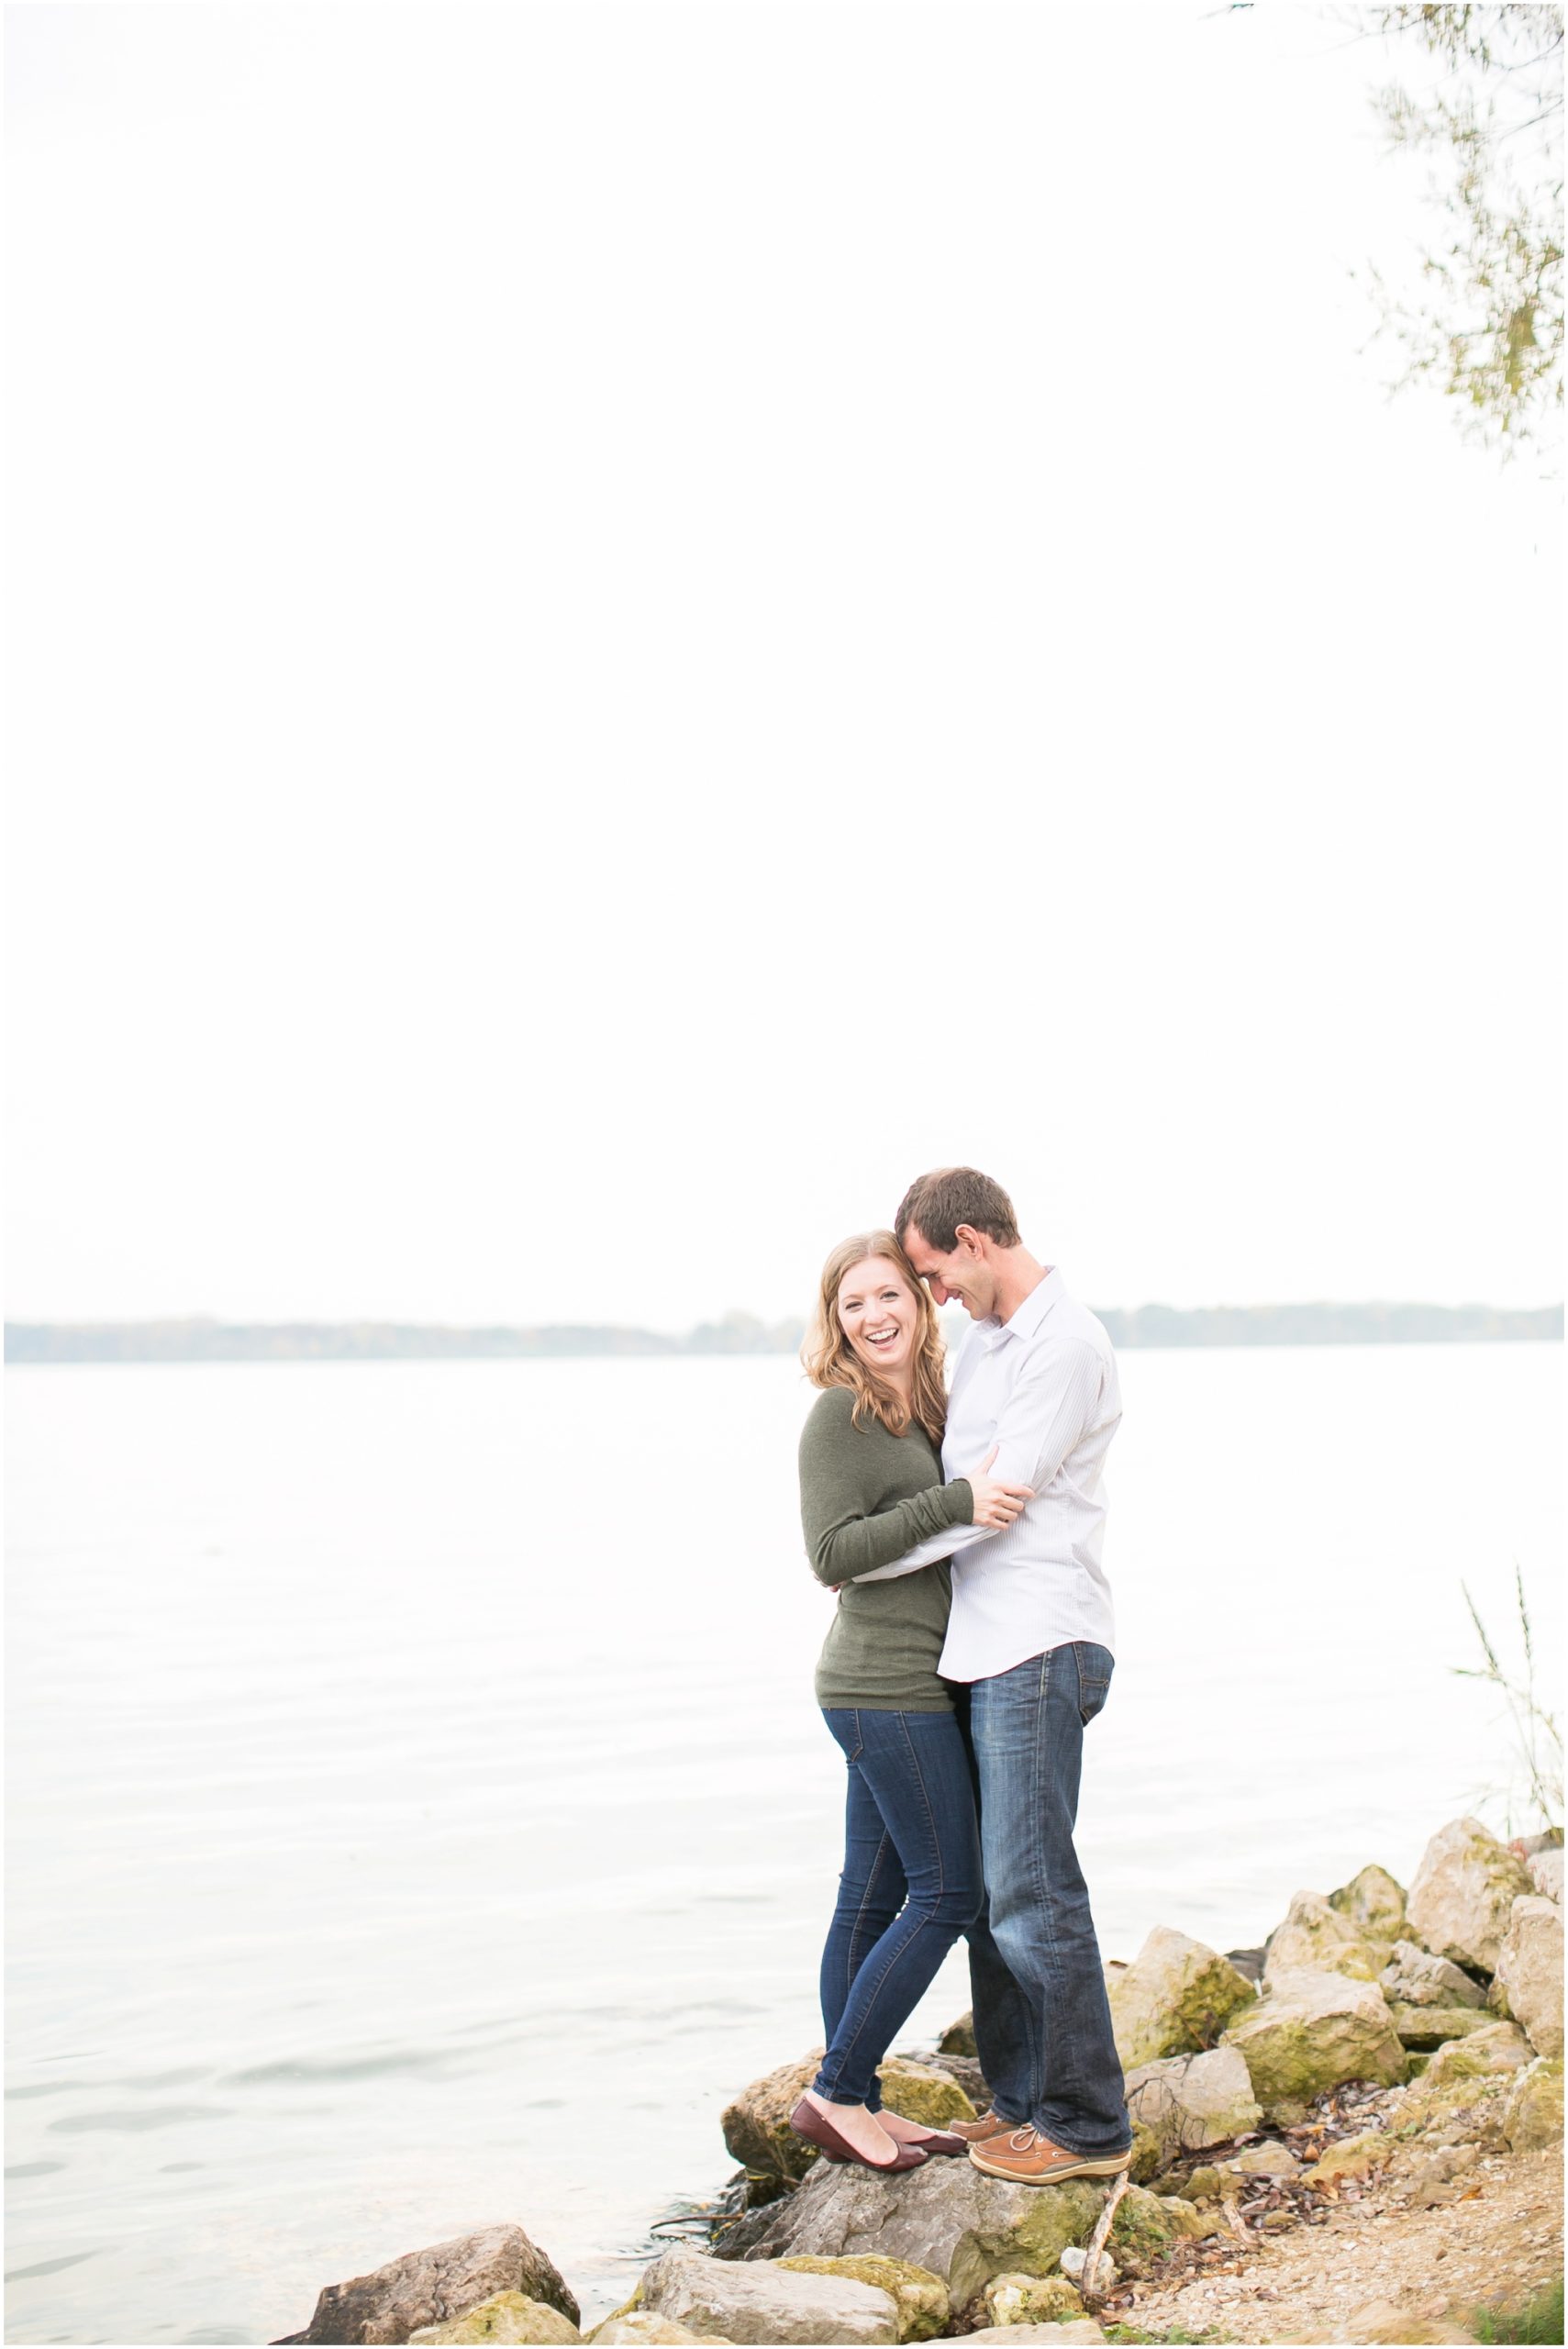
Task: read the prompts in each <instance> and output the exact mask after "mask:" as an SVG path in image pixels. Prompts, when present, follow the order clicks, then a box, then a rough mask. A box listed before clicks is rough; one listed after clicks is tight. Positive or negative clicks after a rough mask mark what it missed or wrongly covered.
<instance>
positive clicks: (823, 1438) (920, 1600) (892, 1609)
mask: <svg viewBox="0 0 1568 2349" xmlns="http://www.w3.org/2000/svg"><path fill="white" fill-rule="evenodd" d="M854 1404H855V1398H854V1396H853V1395H852V1394H851V1391H850V1389H849V1388H848V1387H847V1386H829V1387H827V1388H825V1389H824V1390H823V1392H822V1393H821V1394H820V1395H819V1396H818V1397H817V1400H816V1402H815V1403H814V1404H813V1405H812V1407H811V1411H810V1415H809V1417H808V1418H807V1419H806V1425H805V1427H804V1429H803V1430H802V1431H801V1438H800V1514H801V1521H802V1523H803V1525H804V1527H805V1530H806V1552H807V1554H808V1555H809V1557H810V1560H811V1566H812V1571H813V1573H814V1574H815V1575H816V1576H817V1580H818V1582H824V1583H828V1585H832V1584H835V1583H842V1584H843V1586H844V1587H843V1588H842V1589H841V1590H840V1593H839V1605H838V1609H837V1611H836V1613H835V1615H834V1617H833V1622H832V1628H831V1629H830V1630H829V1631H828V1637H827V1641H826V1642H825V1643H824V1646H823V1649H822V1653H821V1656H820V1657H819V1659H818V1661H817V1703H818V1704H819V1705H823V1706H839V1705H842V1706H857V1705H858V1706H860V1707H862V1709H865V1710H867V1711H869V1712H879V1713H946V1712H951V1709H952V1700H951V1698H950V1697H949V1695H948V1692H947V1689H946V1687H944V1685H943V1683H942V1682H941V1680H940V1678H939V1677H938V1674H937V1660H938V1658H939V1657H940V1654H941V1652H942V1642H943V1641H944V1640H945V1639H946V1637H947V1628H948V1608H949V1605H950V1603H951V1598H952V1582H951V1575H950V1573H949V1569H948V1564H947V1561H946V1559H943V1560H942V1561H941V1562H940V1564H937V1565H934V1566H921V1567H919V1568H918V1569H917V1571H916V1572H915V1573H914V1574H909V1575H895V1577H894V1579H893V1580H892V1581H891V1582H860V1583H858V1582H856V1581H854V1580H853V1579H852V1577H853V1576H854V1575H865V1574H870V1573H872V1572H873V1570H874V1568H876V1567H877V1566H890V1565H892V1564H893V1562H894V1560H895V1558H901V1557H902V1556H903V1555H904V1553H905V1551H906V1550H912V1549H913V1548H914V1546H915V1544H916V1542H920V1541H923V1540H924V1539H925V1537H926V1535H927V1534H928V1533H940V1532H942V1531H945V1529H946V1528H947V1527H948V1526H950V1525H969V1524H972V1523H973V1519H974V1495H973V1490H972V1489H971V1486H970V1485H969V1481H968V1479H967V1478H966V1477H962V1476H960V1477H959V1478H957V1479H956V1481H955V1482H954V1483H952V1484H951V1485H944V1484H943V1482H942V1471H941V1463H940V1460H939V1459H938V1456H937V1453H936V1452H935V1450H934V1449H933V1447H932V1444H931V1440H930V1438H929V1436H928V1435H927V1433H926V1431H925V1430H924V1428H922V1427H921V1426H919V1425H918V1423H917V1422H916V1421H911V1423H910V1425H909V1427H908V1429H907V1430H906V1432H905V1433H904V1434H903V1435H890V1434H889V1433H888V1431H887V1430H886V1429H885V1428H884V1426H883V1424H882V1421H881V1420H880V1419H876V1418H874V1417H869V1418H868V1420H867V1424H866V1425H865V1426H864V1427H857V1426H856V1425H855V1422H854V1418H853V1412H854Z"/></svg>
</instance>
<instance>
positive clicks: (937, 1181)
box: [866, 1166, 1132, 2186]
mask: <svg viewBox="0 0 1568 2349" xmlns="http://www.w3.org/2000/svg"><path fill="white" fill-rule="evenodd" d="M896 1230H897V1232H898V1237H899V1239H900V1240H901V1241H902V1242H903V1244H904V1247H905V1249H906V1252H907V1254H908V1256H909V1260H910V1262H911V1264H913V1265H914V1267H915V1270H916V1271H917V1273H918V1274H919V1275H920V1277H921V1278H922V1279H923V1280H924V1281H925V1282H926V1284H927V1286H928V1287H929V1290H930V1292H931V1295H932V1297H933V1298H934V1299H935V1300H936V1302H937V1303H938V1304H939V1305H945V1304H947V1303H949V1302H950V1301H951V1300H953V1299H956V1300H957V1301H958V1302H959V1303H960V1304H961V1305H962V1307H963V1308H964V1310H965V1311H966V1312H967V1313H968V1315H969V1317H970V1319H971V1321H972V1322H973V1324H974V1327H973V1329H972V1330H970V1331H969V1334H968V1336H967V1337H966V1339H965V1341H964V1343H963V1347H962V1352H961V1353H960V1355H959V1358H958V1363H957V1365H956V1367H955V1369H954V1372H953V1378H952V1392H951V1400H950V1403H949V1409H948V1422H947V1433H946V1437H945V1439H944V1442H943V1444H942V1473H943V1475H944V1476H946V1477H948V1478H949V1479H950V1480H951V1478H953V1477H955V1476H962V1475H964V1474H965V1473H966V1472H967V1471H969V1470H971V1469H974V1468H978V1467H980V1466H981V1465H982V1464H984V1461H985V1457H986V1454H987V1453H989V1452H990V1451H991V1450H992V1447H993V1446H994V1445H995V1447H996V1450H995V1461H994V1463H993V1464H992V1465H991V1467H990V1470H989V1473H990V1474H991V1475H994V1476H996V1477H998V1478H1001V1479H1003V1480H1005V1481H1007V1482H1016V1483H1018V1484H1021V1485H1028V1486H1031V1487H1032V1488H1033V1492H1034V1498H1033V1499H1032V1500H1031V1501H1029V1504H1028V1506H1027V1507H1026V1508H1025V1509H1024V1512H1023V1514H1022V1516H1021V1517H1020V1518H1019V1519H1018V1522H1017V1523H1016V1524H1015V1525H1012V1526H1010V1527H1008V1528H1007V1529H1006V1531H1004V1532H1001V1533H991V1534H986V1533H985V1532H984V1531H983V1530H981V1529H971V1528H968V1527H964V1526H960V1527H958V1528H957V1529H956V1530H950V1531H948V1532H947V1533H945V1534H941V1535H935V1536H932V1537H931V1538H930V1540H929V1541H928V1542H923V1543H922V1544H921V1546H920V1547H919V1548H918V1549H917V1550H914V1551H911V1552H909V1553H907V1554H906V1556H905V1557H902V1558H900V1559H899V1560H898V1561H897V1563H896V1564H895V1565H893V1566H890V1567H885V1566H884V1567H883V1568H881V1569H880V1570H879V1571H880V1573H881V1574H882V1575H895V1574H907V1573H911V1572H913V1571H914V1570H915V1569H916V1568H917V1566H921V1565H925V1564H928V1563H929V1561H930V1560H931V1559H933V1558H936V1557H940V1556H947V1555H951V1557H952V1560H953V1567H952V1614H951V1620H950V1623H949V1627H948V1635H947V1644H946V1646H945V1647H944V1649H943V1651H942V1656H941V1663H940V1671H941V1674H942V1676H943V1678H944V1679H947V1680H950V1681H952V1682H954V1683H957V1684H962V1685H963V1686H962V1694H961V1697H960V1703H959V1719H960V1724H961V1726H962V1727H963V1729H964V1732H965V1737H966V1741H967V1742H968V1745H969V1751H970V1759H971V1766H972V1769H973V1774H974V1780H975V1792H976V1798H977V1800H978V1803H979V1808H980V1833H981V1847H982V1852H983V1854H984V1873H985V1893H986V1906H985V1908H984V1909H983V1910H982V1911H981V1915H980V1918H979V1920H978V1921H977V1922H976V1924H975V1925H974V1927H973V1930H972V1932H971V1933H970V1937H969V1946H970V1979H971V1982H972V1985H973V1994H974V2040H975V2047H976V2050H977V2053H978V2054H979V2057H980V2065H981V2069H982V2071H983V2072H984V2075H985V2077H986V2079H987V2081H988V2082H989V2083H990V2086H991V2090H992V2098H993V2109H992V2110H991V2111H989V2112H988V2113H986V2114H984V2116H983V2118H982V2119H980V2120H979V2121H973V2122H970V2123H968V2124H967V2125H965V2126H963V2127H962V2129H961V2130H960V2131H959V2132H958V2133H960V2134H962V2135H963V2136H966V2137H967V2138H968V2139H969V2141H970V2153H969V2158H970V2160H971V2161H972V2162H973V2164H974V2165H975V2166H976V2168H978V2169H982V2170H984V2171H986V2172H988V2173H989V2175H990V2176H993V2177H1006V2178H1012V2179H1015V2180H1017V2181H1018V2182H1020V2183H1022V2184H1025V2185H1038V2186H1045V2185H1051V2184H1054V2183H1055V2182H1056V2181H1057V2180H1058V2179H1061V2178H1065V2177H1109V2176H1115V2175H1116V2174H1117V2173H1118V2171H1120V2170H1123V2169H1125V2168H1126V2167H1127V2165H1128V2161H1129V2154H1130V2148H1131V2142H1132V2136H1131V2130H1130V2128H1129V2123H1128V2117H1127V2108H1126V2103H1125V2100H1124V2099H1125V2086H1124V2082H1123V2079H1122V2071H1121V2065H1120V2063H1119V2061H1118V2056H1117V2052H1116V2043H1115V2041H1114V2039H1113V2038H1112V2035H1111V2018H1110V2006H1109V2002H1108V2001H1107V1999H1106V1986H1105V1976H1104V1975H1103V1973H1102V1971H1101V1965H1100V1953H1099V1947H1098V1944H1097V1943H1096V1941H1095V1928H1094V1921H1093V1920H1092V1918H1091V1917H1090V1914H1089V1896H1088V1891H1087V1888H1086V1887H1085V1885H1084V1877H1083V1874H1082V1872H1081V1870H1080V1868H1079V1865H1078V1860H1077V1854H1075V1852H1074V1850H1073V1825H1074V1822H1075V1820H1076V1817H1077V1809H1078V1780H1079V1772H1080V1767H1081V1764H1082V1759H1083V1740H1084V1727H1085V1725H1086V1724H1087V1723H1088V1722H1089V1721H1090V1720H1093V1718H1094V1716H1095V1714H1096V1713H1097V1712H1098V1711H1099V1709H1100V1708H1101V1707H1102V1705H1103V1704H1104V1703H1105V1701H1106V1689H1107V1688H1108V1687H1109V1684H1110V1677H1111V1672H1112V1669H1113V1659H1112V1654H1111V1642H1112V1641H1113V1639H1114V1637H1115V1630H1114V1625H1113V1621H1112V1615H1111V1597H1110V1588H1109V1586H1108V1585H1107V1583H1106V1578H1105V1575H1104V1574H1103V1573H1102V1572H1101V1568H1100V1549H1101V1542H1102V1537H1103V1533H1104V1527H1105V1514H1106V1504H1105V1497H1104V1494H1103V1492H1102V1490H1101V1485H1100V1475H1101V1471H1102V1469H1103V1467H1104V1464H1105V1457H1106V1451H1107V1450H1108V1448H1109V1445H1110V1440H1111V1438H1112V1436H1113V1435H1114V1434H1115V1433H1116V1431H1117V1427H1118V1422H1119V1420H1120V1418H1121V1397H1120V1392H1119V1389H1118V1383H1117V1370H1116V1358H1115V1356H1114V1354H1113V1353H1112V1352H1111V1342H1110V1340H1109V1338H1108V1337H1107V1336H1106V1332H1105V1330H1104V1328H1103V1327H1102V1325H1101V1324H1100V1323H1099V1322H1098V1321H1096V1320H1095V1317H1094V1315H1093V1314H1092V1313H1089V1312H1087V1311H1085V1309H1084V1307H1083V1306H1081V1305H1079V1304H1077V1303H1075V1302H1074V1300H1073V1298H1072V1297H1069V1296H1068V1294H1067V1291H1066V1288H1065V1287H1064V1286H1063V1284H1062V1275H1061V1274H1060V1272H1058V1271H1056V1270H1054V1269H1053V1268H1051V1267H1049V1266H1047V1265H1044V1264H1040V1262H1039V1261H1038V1260H1037V1259H1036V1258H1035V1257H1034V1256H1032V1255H1031V1254H1030V1253H1029V1250H1028V1249H1027V1248H1026V1247H1025V1246H1024V1245H1023V1243H1022V1241H1021V1240H1020V1238H1019V1235H1018V1224H1017V1222H1016V1220H1015V1219H1014V1215H1013V1208H1012V1203H1011V1201H1010V1200H1009V1199H1008V1197H1007V1195H1006V1192H1005V1191H1004V1190H1003V1189H1002V1187H1001V1186H1000V1185H999V1184H997V1183H994V1182H992V1181H991V1179H990V1177H989V1176H988V1175H981V1174H979V1173H977V1172H976V1171H975V1169H974V1168H973V1167H971V1166H948V1167H941V1168H939V1169H938V1170H937V1171H936V1172H935V1173H934V1174H930V1175H921V1177H920V1179H919V1181H918V1182H917V1183H915V1184H913V1185H911V1186H910V1188H909V1191H908V1192H907V1194H906V1197H905V1199H904V1203H903V1205H902V1206H901V1207H900V1208H899V1210H898V1216H897V1222H896ZM873 1578H874V1577H870V1576H868V1577H866V1579H873ZM964 1698H967V1702H965V1701H964Z"/></svg>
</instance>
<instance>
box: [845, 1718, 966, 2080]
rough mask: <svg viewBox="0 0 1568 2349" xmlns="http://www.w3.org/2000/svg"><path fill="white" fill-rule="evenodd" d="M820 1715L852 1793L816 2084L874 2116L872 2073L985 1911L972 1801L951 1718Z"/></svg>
mask: <svg viewBox="0 0 1568 2349" xmlns="http://www.w3.org/2000/svg"><path fill="white" fill-rule="evenodd" d="M822 1718H823V1720H825V1721H826V1722H827V1724H828V1728H829V1730H830V1731H832V1733H833V1735H834V1737H835V1738H837V1740H838V1742H839V1743H840V1746H841V1747H842V1748H843V1753H844V1759H845V1761H846V1762H847V1764H848V1765H849V1794H848V1799H847V1802H846V1805H845V1812H844V1872H843V1874H842V1876H840V1879H839V1901H838V1906H837V1908H836V1909H834V1911H833V1921H832V1923H831V1925H830V1926H829V1927H828V1943H827V1947H826V1948H825V1949H824V1950H823V1953H822V2029H823V2032H824V2035H825V2036H826V2038H827V2042H828V2052H827V2054H825V2055H824V2057H823V2059H822V2068H821V2070H820V2071H819V2072H818V2073H817V2077H816V2078H815V2079H814V2080H813V2081H812V2083H811V2085H812V2087H813V2088H814V2089H815V2090H816V2092H817V2095H818V2096H823V2097H827V2098H828V2099H829V2100H830V2101H831V2102H833V2103H835V2104H864V2105H866V2106H868V2107H869V2108H870V2110H872V2111H873V2112H876V2111H878V2110H880V2109H881V2105H882V2084H881V2082H880V2081H879V2080H878V2078H877V2076H876V2067H877V2065H879V2064H880V2063H881V2061H882V2059H883V2057H884V2055H885V2054H886V2053H887V2051H888V2049H889V2047H890V2046H891V2045H892V2043H893V2041H894V2038H895V2034H896V2033H897V2032H899V2031H900V2030H901V2029H902V2028H903V2026H904V2024H905V2023H906V2022H907V2021H908V2019H909V2017H910V2015H911V2014H912V2013H913V2012H914V2010H915V2009H916V2007H917V2005H918V2004H919V2001H920V1999H921V1998H922V1997H923V1996H924V1995H925V1993H926V1991H927V1990H928V1989H929V1987H930V1986H931V1983H932V1981H933V1980H934V1978H935V1976H936V1972H937V1968H938V1966H939V1965H940V1964H941V1962H942V1960H943V1958H944V1957H945V1956H946V1955H947V1954H948V1952H949V1950H950V1949H951V1947H952V1945H953V1943H954V1942H956V1941H957V1940H958V1938H959V1936H960V1935H961V1934H962V1932H965V1931H966V1930H967V1928H968V1927H969V1926H970V1925H971V1924H972V1923H973V1920H974V1919H975V1918H976V1917H977V1916H978V1915H979V1913H980V1905H981V1899H982V1888H981V1881H980V1837H979V1832H978V1830H977V1827H976V1822H975V1812H974V1794H973V1787H972V1785H971V1782H970V1768H969V1760H968V1756H967V1755H966V1753H965V1752H964V1744H963V1740H962V1737H961V1735H960V1734H959V1728H958V1723H957V1721H956V1720H954V1718H953V1716H952V1714H951V1713H884V1712H874V1711H871V1710H869V1709H862V1708H860V1707H854V1706H834V1707H833V1708H832V1709H824V1711H823V1715H822Z"/></svg>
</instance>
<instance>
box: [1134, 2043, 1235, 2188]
mask: <svg viewBox="0 0 1568 2349" xmlns="http://www.w3.org/2000/svg"><path fill="white" fill-rule="evenodd" d="M1127 2110H1128V2117H1129V2120H1130V2121H1131V2122H1132V2125H1133V2129H1134V2132H1135V2133H1136V2136H1137V2139H1138V2147H1137V2151H1138V2154H1139V2155H1140V2156H1141V2157H1142V2158H1140V2159H1139V2160H1136V2161H1135V2165H1134V2166H1135V2169H1136V2170H1138V2171H1139V2173H1140V2174H1141V2175H1147V2176H1153V2175H1154V2173H1155V2172H1156V2171H1157V2170H1161V2169H1165V2168H1168V2167H1169V2165H1171V2163H1172V2162H1173V2161H1174V2160H1175V2159H1176V2157H1177V2155H1178V2154H1191V2153H1199V2152H1201V2151H1202V2150H1203V2148H1204V2147H1205V2146H1206V2145H1218V2144H1221V2143H1224V2142H1225V2140H1226V2139H1227V2138H1229V2137H1240V2136H1244V2135H1245V2134H1246V2133H1247V2132H1248V2131H1249V2130H1250V2129H1255V2128H1256V2127H1257V2125H1258V2123H1259V2121H1261V2120H1262V2117H1263V2115H1262V2106H1261V2105H1260V2104H1259V2103H1258V2100H1257V2099H1256V2098H1255V2097H1254V2095H1253V2094H1252V2083H1251V2076H1250V2075H1249V2073H1248V2070H1247V2066H1246V2063H1245V2061H1244V2060H1243V2058H1242V2056H1241V2054H1240V2051H1239V2050H1238V2049H1236V2048H1234V2047H1211V2048H1207V2049H1206V2050H1205V2051H1204V2052H1203V2053H1202V2054H1198V2055H1162V2057H1161V2058H1160V2059H1159V2061H1158V2062H1157V2063H1153V2064H1140V2065H1139V2067H1138V2069H1137V2070H1136V2071H1134V2072H1129V2074H1128V2077H1127Z"/></svg>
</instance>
